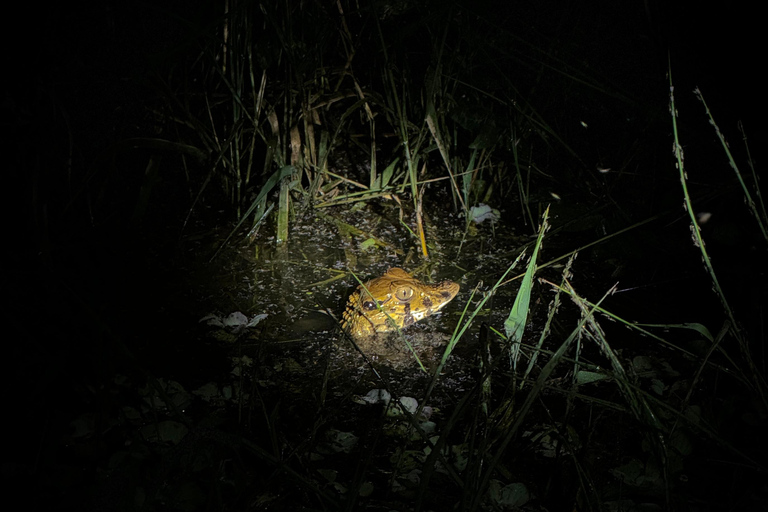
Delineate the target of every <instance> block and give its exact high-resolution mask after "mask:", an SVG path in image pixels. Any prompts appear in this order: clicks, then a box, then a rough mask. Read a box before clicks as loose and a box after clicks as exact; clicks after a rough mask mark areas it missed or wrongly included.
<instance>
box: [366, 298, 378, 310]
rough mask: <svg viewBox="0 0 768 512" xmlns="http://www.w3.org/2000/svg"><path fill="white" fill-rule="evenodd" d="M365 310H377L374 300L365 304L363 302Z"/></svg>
mask: <svg viewBox="0 0 768 512" xmlns="http://www.w3.org/2000/svg"><path fill="white" fill-rule="evenodd" d="M363 309H364V310H366V311H373V310H374V309H376V303H375V302H373V301H372V300H366V301H365V302H363Z"/></svg>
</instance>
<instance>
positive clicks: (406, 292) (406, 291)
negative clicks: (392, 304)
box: [395, 286, 413, 302]
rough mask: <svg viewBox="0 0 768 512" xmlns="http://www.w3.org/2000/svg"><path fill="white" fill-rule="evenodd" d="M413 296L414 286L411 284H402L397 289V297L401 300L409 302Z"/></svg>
mask: <svg viewBox="0 0 768 512" xmlns="http://www.w3.org/2000/svg"><path fill="white" fill-rule="evenodd" d="M411 297H413V288H411V287H410V286H401V287H400V288H398V289H397V290H395V298H396V299H397V300H399V301H400V302H407V301H409V300H411Z"/></svg>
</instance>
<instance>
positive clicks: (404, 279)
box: [341, 268, 459, 339]
mask: <svg viewBox="0 0 768 512" xmlns="http://www.w3.org/2000/svg"><path fill="white" fill-rule="evenodd" d="M457 293H459V285H458V284H456V283H454V282H453V281H443V282H442V283H438V284H427V283H423V282H421V281H419V280H418V279H414V278H413V276H411V275H410V274H409V273H408V272H406V271H405V270H403V269H401V268H391V269H389V270H387V272H386V274H384V275H383V276H381V277H377V278H376V279H371V280H370V281H368V282H367V283H365V284H363V285H361V286H358V287H357V289H356V290H355V291H354V292H353V293H352V295H350V296H349V300H348V301H347V309H346V310H345V311H344V315H343V316H342V320H341V326H342V327H343V328H344V329H345V330H346V331H347V332H348V333H349V334H350V335H351V336H353V337H355V338H357V339H361V338H366V337H369V336H371V335H373V334H375V333H378V332H387V331H394V330H395V329H397V328H400V329H402V328H404V327H408V326H409V325H412V324H414V323H416V322H418V321H419V320H421V319H422V318H426V317H428V316H429V315H432V314H434V313H437V312H438V311H440V310H441V309H442V308H443V307H445V305H446V304H448V303H449V302H451V300H453V298H454V297H455V296H456V294H457Z"/></svg>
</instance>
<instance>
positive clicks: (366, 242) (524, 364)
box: [7, 0, 768, 511]
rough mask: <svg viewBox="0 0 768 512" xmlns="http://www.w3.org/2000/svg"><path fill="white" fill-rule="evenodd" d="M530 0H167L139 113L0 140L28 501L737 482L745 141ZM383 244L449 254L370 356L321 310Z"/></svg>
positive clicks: (278, 497) (366, 496) (752, 386)
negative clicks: (12, 187)
mask: <svg viewBox="0 0 768 512" xmlns="http://www.w3.org/2000/svg"><path fill="white" fill-rule="evenodd" d="M546 9H552V10H551V11H547V12H541V11H539V10H538V9H537V8H536V7H533V6H525V5H520V6H515V7H511V6H507V7H504V8H498V6H493V5H486V4H485V3H483V2H480V3H478V5H469V4H465V3H464V2H454V3H448V4H445V3H444V2H443V3H441V2H431V1H428V2H426V3H425V2H416V1H410V0H380V1H371V2H368V1H365V2H363V1H352V0H338V1H336V2H294V1H289V2H285V1H279V0H265V1H261V2H247V1H240V0H229V1H227V2H223V3H220V4H219V5H217V6H216V7H212V6H208V7H204V8H203V7H200V8H199V9H198V7H195V9H192V10H189V11H188V12H173V13H171V12H165V13H163V15H168V18H170V19H175V20H177V22H178V23H179V27H182V28H181V29H179V32H178V34H179V35H178V37H176V38H173V39H172V41H171V42H167V43H166V45H165V46H164V48H163V51H162V52H156V53H154V54H153V59H152V62H153V64H152V66H151V68H150V72H146V73H143V74H142V82H141V83H142V86H143V88H144V89H143V90H144V96H142V98H141V101H140V102H139V103H138V106H139V107H140V109H137V110H140V112H141V114H140V115H135V117H136V118H137V119H138V118H140V119H138V120H135V119H134V121H135V123H134V124H131V125H130V128H126V127H124V126H121V128H120V129H119V130H117V129H116V130H115V136H114V140H110V141H108V142H109V144H103V145H102V146H100V147H99V151H98V152H96V153H94V155H93V156H92V157H90V158H88V157H82V156H80V155H79V153H80V152H81V151H82V152H83V153H84V152H85V150H86V148H85V143H84V142H79V139H78V138H77V137H76V135H77V131H76V129H75V128H71V129H70V131H69V132H67V133H68V135H69V137H68V138H69V139H70V142H69V144H68V145H67V144H64V145H63V146H61V147H65V146H66V147H67V148H68V149H66V150H62V155H68V156H69V158H64V157H62V158H61V159H59V161H58V164H59V165H60V167H62V169H61V172H60V173H58V174H55V175H54V173H51V174H52V175H54V177H51V178H50V181H48V182H46V181H45V180H43V179H41V178H42V177H43V176H45V175H46V173H48V172H49V171H47V170H43V168H44V167H45V168H46V169H47V168H48V166H49V162H47V161H45V162H43V161H41V160H34V159H25V158H21V157H20V158H19V165H20V166H22V167H28V168H29V169H31V171H30V173H31V174H32V175H34V176H35V179H33V180H31V181H32V182H33V183H32V187H33V189H34V190H33V191H34V193H33V194H32V197H33V199H32V204H31V208H30V211H31V212H32V222H30V230H31V231H33V236H32V237H30V238H33V239H34V240H33V242H32V243H33V244H34V250H33V251H30V253H34V258H33V260H34V263H33V264H32V265H30V268H31V269H33V272H34V273H35V275H36V277H34V278H31V279H30V280H29V283H25V284H24V287H26V288H29V289H32V288H34V289H35V290H39V296H38V294H37V292H36V293H35V296H34V298H30V300H29V302H27V303H28V304H29V305H30V307H26V308H25V311H24V312H23V313H21V312H19V313H13V314H14V315H15V316H14V318H18V319H21V320H22V321H17V322H15V324H14V325H15V331H14V332H15V334H16V335H17V337H18V339H17V341H16V345H17V346H18V347H21V346H22V345H23V347H24V348H23V349H22V348H15V349H14V358H13V359H14V360H15V361H19V365H18V367H19V368H20V370H18V371H17V372H16V373H15V374H14V375H13V376H14V377H15V378H16V379H17V381H18V382H22V383H26V382H28V381H30V379H29V378H28V377H26V376H25V375H24V369H29V368H33V367H34V368H39V370H37V371H36V372H35V373H36V374H37V376H36V377H34V378H33V379H31V381H32V383H33V384H34V386H30V387H29V393H30V394H32V395H33V396H32V397H31V398H32V399H31V400H29V401H28V402H27V401H26V400H24V402H25V403H24V404H23V406H19V407H18V410H19V411H25V410H27V409H28V408H30V409H33V408H34V409H35V412H34V413H31V414H30V415H29V416H28V418H29V420H30V421H31V422H33V423H35V424H36V425H35V428H33V429H30V430H29V432H31V433H29V434H25V435H24V436H22V439H23V440H24V442H21V443H19V445H20V446H25V443H30V444H32V443H34V446H36V447H39V449H37V454H36V455H35V456H34V457H32V456H30V455H29V453H31V452H24V453H23V454H22V456H20V457H19V460H21V459H23V456H27V457H29V459H30V460H32V459H34V462H33V463H30V464H29V465H25V464H21V463H20V462H18V460H16V459H14V460H13V461H12V462H9V463H8V464H7V473H8V475H9V480H10V481H12V482H14V483H19V486H20V488H22V489H24V490H29V492H30V496H31V497H29V498H28V503H29V504H30V505H32V506H33V508H35V507H36V506H37V505H40V504H48V502H49V499H50V502H51V503H56V504H57V505H59V506H61V507H69V506H74V505H78V506H79V508H81V509H89V508H93V509H98V510H101V509H114V510H186V511H194V510H329V511H336V510H361V509H371V510H468V511H469V510H530V511H534V510H584V511H588V510H594V511H598V510H610V511H620V510H626V511H630V510H750V509H754V508H755V507H758V506H762V505H763V504H764V502H765V499H766V498H767V497H768V488H766V485H765V481H766V478H765V477H766V469H767V468H766V464H767V461H768V453H766V451H765V448H764V446H763V445H764V443H763V442H762V437H763V436H764V432H765V428H766V424H768V386H767V385H766V379H765V376H766V366H765V364H766V361H765V353H764V350H765V347H764V342H765V339H766V336H765V312H766V309H765V304H766V292H765V289H766V288H765V285H766V277H765V269H764V265H765V261H766V258H765V256H766V252H767V248H768V231H767V230H766V226H768V215H767V214H766V208H765V204H764V201H763V197H762V195H761V189H760V183H759V180H758V175H759V172H760V166H761V165H764V164H763V163H761V162H760V161H759V160H758V161H755V160H754V159H753V158H752V155H751V154H750V150H749V146H748V144H747V136H746V132H743V133H742V135H743V137H742V138H743V142H744V144H743V145H740V147H739V148H738V149H737V148H735V147H734V146H735V145H734V146H730V145H729V144H728V143H727V142H726V137H727V134H729V133H730V128H731V127H730V126H723V128H722V130H721V127H720V125H719V124H718V122H716V118H717V114H718V112H717V109H716V108H714V107H713V108H712V109H711V110H710V107H709V106H708V105H707V104H706V102H705V95H704V93H702V92H701V91H700V90H698V89H697V90H696V91H695V94H692V93H690V92H687V91H686V92H684V93H681V92H680V91H679V90H676V89H675V88H674V85H675V82H674V81H673V79H672V77H673V76H676V75H675V65H676V63H675V61H674V59H670V60H668V61H666V62H664V65H667V66H669V68H668V72H667V77H666V79H667V80H668V82H665V69H664V67H663V66H659V67H658V68H657V67H654V65H653V64H652V63H648V64H647V65H646V63H644V62H641V61H638V60H635V61H634V65H633V66H630V65H627V64H624V65H625V66H626V67H625V68H622V70H623V71H625V72H626V73H625V74H622V73H621V72H614V73H613V74H612V73H610V72H609V71H610V70H609V66H601V63H602V62H604V61H603V60H601V58H599V57H595V56H592V54H590V53H589V52H586V51H583V48H584V47H588V46H589V45H590V44H593V43H594V40H593V39H592V38H593V37H596V36H595V35H592V34H591V33H589V31H588V30H586V29H587V27H588V25H585V23H586V21H585V20H584V19H578V20H572V22H570V21H569V23H560V24H555V25H556V27H552V28H549V24H545V23H542V22H541V21H536V20H540V18H539V17H545V16H550V17H552V16H555V17H558V19H561V21H564V18H560V16H565V15H566V14H564V13H560V11H559V10H558V9H556V8H555V7H552V6H550V7H547V8H545V11H546ZM171 14H172V16H171ZM547 19H549V18H547ZM531 27H534V28H531ZM611 30H612V31H615V33H610V34H602V36H604V37H606V38H607V37H608V36H609V35H611V36H612V35H615V34H616V33H618V32H620V31H622V30H623V28H622V26H616V27H613V26H612V28H611ZM626 37H629V36H626ZM618 40H621V39H617V41H618ZM635 42H636V41H635ZM627 46H630V44H629V43H627ZM614 51H615V52H617V54H619V55H621V52H622V51H623V50H622V49H621V48H616V49H614ZM648 51H649V52H650V50H648ZM662 60H663V59H662ZM649 61H652V59H649ZM632 73H636V75H632ZM653 73H656V74H657V75H656V76H655V78H654V79H652V80H648V79H646V80H643V81H641V80H639V78H638V76H643V75H652V74H653ZM649 91H650V92H649ZM667 92H668V96H666V97H665V93H667ZM682 94H685V95H686V100H685V101H689V100H690V99H691V98H698V99H699V100H701V104H700V105H694V104H690V105H689V104H687V103H686V105H687V107H686V108H685V110H683V109H681V108H680V109H679V103H680V101H681V100H680V97H681V95H682ZM51 97H52V98H53V97H54V95H53V94H52V95H51ZM52 101H53V100H52ZM54 103H55V102H54ZM132 107H134V108H136V107H137V105H132ZM695 108H699V109H700V110H699V111H698V112H696V111H695V110H694V109H695ZM54 110H55V109H54ZM57 111H59V110H57ZM60 112H62V114H61V115H60V116H57V119H58V120H57V121H55V122H53V123H51V124H52V125H54V126H69V125H68V124H67V123H66V122H65V121H66V120H67V119H68V118H69V115H71V114H67V113H66V109H65V108H64V107H63V106H62V107H60ZM702 112H703V113H704V115H703V116H701V118H697V116H698V115H700V114H701V113H702ZM670 113H671V115H670ZM57 123H58V124H57ZM115 123H117V121H115ZM692 140H696V143H689V142H688V141H692ZM699 140H704V141H706V142H702V143H699V142H698V141H699ZM712 141H715V142H716V143H717V144H715V143H713V142H712ZM670 142H671V143H672V144H671V145H672V147H673V152H670V151H669V147H670ZM689 144H690V145H689ZM23 147H24V146H22V148H23ZM742 147H743V150H742ZM51 148H53V149H52V152H53V153H55V155H56V158H58V156H60V155H59V153H56V151H60V149H59V148H60V146H58V145H51ZM683 148H685V149H686V155H685V156H687V157H688V160H687V161H686V160H684V158H683V156H684V155H683ZM19 151H20V154H21V152H22V151H24V150H23V149H22V150H19ZM54 160H55V159H54V158H52V160H51V161H54ZM691 162H694V164H693V165H692V164H691ZM702 162H707V163H709V165H708V166H706V167H707V170H706V172H699V168H702V167H704V166H702V165H701V163H702ZM728 165H730V170H729V169H728ZM697 166H698V168H697ZM50 167H53V168H55V165H53V164H51V166H50ZM713 168H716V169H714V170H713ZM747 168H748V169H749V170H748V171H746V172H745V171H744V169H747ZM43 189H46V190H45V192H46V193H47V194H49V195H50V197H51V198H55V200H54V199H51V200H47V199H45V197H46V196H45V194H44V193H43V192H44V191H43ZM52 191H56V192H55V193H54V192H52ZM56 194H59V195H56ZM681 204H684V209H681V208H680V205H681ZM723 212H725V213H723ZM721 218H722V219H724V220H722V221H721V220H720V219H721ZM99 255H100V256H101V258H103V259H101V258H100V257H99ZM137 260H140V261H143V260H147V261H148V263H147V264H146V266H144V264H143V263H142V264H138V263H136V262H137ZM102 262H103V263H102ZM389 267H403V268H406V269H407V270H408V271H409V272H411V273H414V275H415V276H416V277H418V278H419V279H422V280H424V281H427V282H431V281H432V280H434V279H437V278H438V276H439V277H440V278H443V277H446V278H450V279H451V280H453V281H456V282H460V283H461V291H460V292H459V295H458V296H456V298H453V295H455V294H456V289H457V288H458V287H454V288H452V292H451V293H452V294H453V295H452V296H451V298H452V299H453V302H451V304H450V306H448V307H446V308H444V309H443V311H442V313H441V315H440V318H438V319H436V320H435V319H434V318H430V319H427V320H425V321H424V322H420V323H419V325H414V326H412V327H409V328H407V329H403V330H401V329H399V328H395V329H393V330H394V331H395V332H393V333H392V334H391V336H389V337H387V338H386V340H385V341H381V343H387V344H391V345H396V346H397V347H400V348H398V350H399V352H398V353H399V354H400V356H401V359H399V360H398V361H397V364H395V363H394V362H393V361H388V360H387V358H386V357H378V358H377V357H371V354H370V352H369V351H367V350H365V346H363V348H362V349H361V347H360V346H359V345H364V344H363V343H358V342H359V340H357V341H356V340H355V339H353V338H351V337H349V336H346V335H345V333H344V332H342V331H341V329H340V328H339V326H338V325H337V324H338V321H337V319H338V318H341V316H340V315H341V312H342V311H343V310H344V304H345V302H346V301H347V297H348V295H349V293H350V291H352V290H354V288H355V287H357V286H358V284H362V283H363V282H364V281H366V280H367V279H368V278H370V277H377V276H379V275H382V274H383V273H384V272H385V271H386V270H387V268H389ZM41 276H42V277H41ZM745 282H749V283H751V286H744V283H745ZM488 283H490V285H489V284H488ZM11 284H16V283H11ZM451 284H454V283H451ZM369 295H370V296H371V299H374V297H373V295H372V294H370V293H369ZM22 297H25V298H26V297H27V295H26V294H24V295H22ZM450 300H451V299H448V301H450ZM20 302H21V303H25V301H24V300H22V301H20ZM32 305H34V307H32ZM378 307H379V308H381V306H378ZM48 311H50V312H51V315H52V316H51V317H50V318H48V319H46V321H43V322H40V321H39V317H38V315H40V316H42V314H43V312H48ZM406 311H408V312H410V307H409V308H406ZM36 312H37V313H36ZM201 319H202V320H201ZM395 324H397V322H395ZM24 325H32V326H33V327H31V328H30V330H26V328H22V327H19V326H24ZM403 325H407V324H403V322H400V324H399V326H400V327H402V326H403ZM395 327H397V325H395ZM381 339H382V340H384V338H381ZM30 340H32V341H30ZM51 340H56V342H53V341H51ZM374 343H379V341H378V339H377V340H376V341H375V342H374ZM402 347H406V348H402ZM403 361H405V363H404V362H403ZM54 388H55V390H54ZM41 398H42V399H41ZM30 403H43V404H44V406H43V407H37V406H35V407H32V406H30V405H29V404H30ZM14 405H15V404H14ZM43 409H44V410H43ZM19 415H20V416H23V413H21V412H20V413H19ZM25 420H27V417H25V418H24V419H22V418H16V420H15V421H16V422H19V423H21V422H22V421H25ZM83 503H88V505H83Z"/></svg>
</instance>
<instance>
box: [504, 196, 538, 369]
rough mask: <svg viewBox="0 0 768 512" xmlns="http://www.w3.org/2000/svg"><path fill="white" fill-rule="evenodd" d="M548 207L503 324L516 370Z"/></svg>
mask: <svg viewBox="0 0 768 512" xmlns="http://www.w3.org/2000/svg"><path fill="white" fill-rule="evenodd" d="M548 219H549V207H547V209H546V210H545V211H544V216H543V218H542V221H541V226H540V227H539V236H538V237H537V238H536V245H535V246H534V247H533V254H531V260H530V261H529V262H528V268H527V269H526V271H525V277H523V282H522V283H521V285H520V289H519V290H518V291H517V297H515V302H514V304H513V305H512V310H511V311H510V312H509V316H508V317H507V320H506V321H505V322H504V331H505V333H506V335H507V340H508V341H509V342H510V344H511V347H510V348H511V352H510V355H511V357H512V367H513V368H517V361H518V359H519V357H520V342H521V341H522V340H523V333H524V332H525V326H526V323H527V321H528V312H529V309H530V304H531V289H532V287H533V275H534V274H535V272H536V261H537V260H538V256H539V249H540V248H541V243H542V242H543V240H544V233H546V232H547V231H548V230H549V222H547V221H548Z"/></svg>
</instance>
